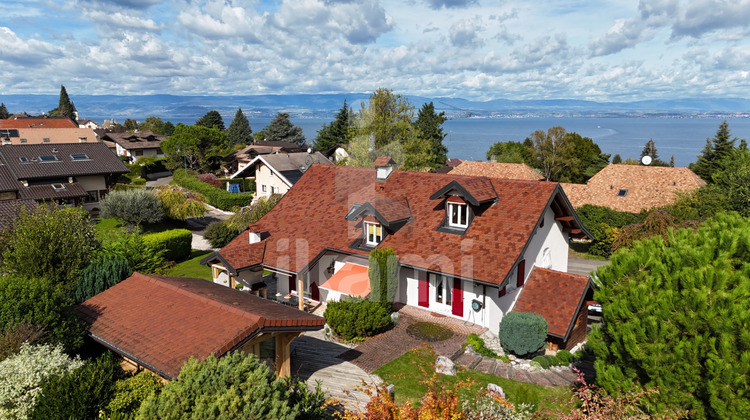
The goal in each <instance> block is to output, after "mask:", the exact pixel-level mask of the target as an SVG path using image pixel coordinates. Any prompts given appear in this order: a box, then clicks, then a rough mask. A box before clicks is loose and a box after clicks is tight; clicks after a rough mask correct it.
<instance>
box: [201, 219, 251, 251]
mask: <svg viewBox="0 0 750 420" xmlns="http://www.w3.org/2000/svg"><path fill="white" fill-rule="evenodd" d="M241 232H242V231H241V230H237V229H232V228H230V227H229V226H228V225H227V224H226V223H225V222H211V223H210V224H209V225H208V226H206V231H205V233H204V234H203V237H204V238H206V240H207V241H208V242H209V243H210V244H211V246H212V247H214V248H221V247H223V246H225V245H226V244H228V243H229V242H231V241H232V239H234V238H236V237H237V235H239V234H240V233H241Z"/></svg>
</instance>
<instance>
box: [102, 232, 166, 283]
mask: <svg viewBox="0 0 750 420" xmlns="http://www.w3.org/2000/svg"><path fill="white" fill-rule="evenodd" d="M143 236H144V235H141V234H140V232H139V231H138V230H136V231H135V232H133V233H131V234H126V235H125V236H124V237H123V238H121V239H120V240H119V241H117V242H111V243H109V244H107V245H105V247H104V250H103V251H104V252H106V253H111V254H115V255H119V256H121V257H124V258H125V259H126V260H128V264H129V265H130V270H131V271H137V272H139V273H155V272H157V271H159V270H161V269H162V268H164V265H165V264H164V253H165V252H166V250H164V249H158V250H154V249H150V248H149V247H148V246H146V242H145V240H144V239H143Z"/></svg>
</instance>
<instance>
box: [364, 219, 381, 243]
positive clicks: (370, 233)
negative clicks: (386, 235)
mask: <svg viewBox="0 0 750 420" xmlns="http://www.w3.org/2000/svg"><path fill="white" fill-rule="evenodd" d="M365 232H366V233H367V235H366V238H365V242H366V243H367V245H370V246H377V245H378V244H379V243H380V241H382V240H383V227H382V226H380V223H367V222H365Z"/></svg>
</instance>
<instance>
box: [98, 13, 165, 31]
mask: <svg viewBox="0 0 750 420" xmlns="http://www.w3.org/2000/svg"><path fill="white" fill-rule="evenodd" d="M84 14H85V15H86V17H88V18H89V19H90V20H91V21H92V22H93V23H94V24H95V25H97V26H102V27H105V28H111V27H115V28H123V29H139V30H145V31H158V30H160V29H161V28H160V26H159V25H157V24H156V22H154V21H153V20H151V19H143V18H140V17H137V16H131V15H127V14H124V13H120V12H116V13H105V12H101V11H97V10H91V11H85V12H84Z"/></svg>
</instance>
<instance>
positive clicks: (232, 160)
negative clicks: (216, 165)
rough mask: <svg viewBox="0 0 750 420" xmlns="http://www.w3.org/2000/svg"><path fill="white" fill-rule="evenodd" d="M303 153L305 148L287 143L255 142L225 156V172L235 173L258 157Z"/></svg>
mask: <svg viewBox="0 0 750 420" xmlns="http://www.w3.org/2000/svg"><path fill="white" fill-rule="evenodd" d="M305 151H307V147H306V146H300V145H298V144H295V143H289V142H288V141H265V140H264V141H256V142H255V143H253V144H251V145H249V146H247V147H245V148H244V149H241V150H238V151H237V152H235V153H232V154H230V155H229V156H227V162H228V165H227V170H229V171H231V172H232V173H235V172H237V171H238V170H240V169H243V168H244V167H246V166H247V165H248V164H249V163H250V162H252V160H253V159H255V158H256V157H258V156H260V155H272V154H277V153H302V152H305Z"/></svg>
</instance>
